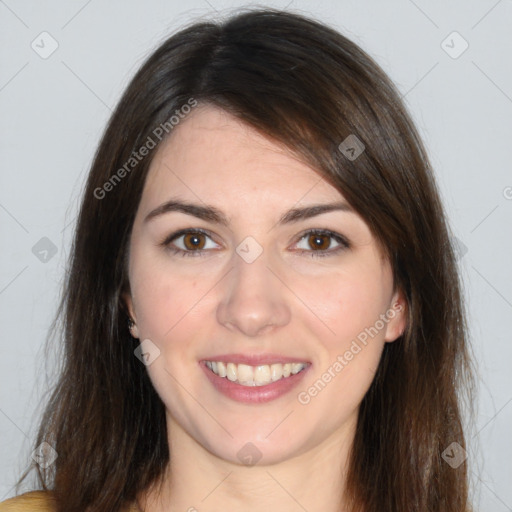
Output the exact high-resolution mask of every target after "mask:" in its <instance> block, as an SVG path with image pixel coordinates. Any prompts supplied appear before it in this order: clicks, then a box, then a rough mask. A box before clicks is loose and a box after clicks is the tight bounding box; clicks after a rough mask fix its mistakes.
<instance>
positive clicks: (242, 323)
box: [217, 237, 290, 337]
mask: <svg viewBox="0 0 512 512" xmlns="http://www.w3.org/2000/svg"><path fill="white" fill-rule="evenodd" d="M270 260H271V254H270V252H269V251H266V250H263V247H262V246H261V245H260V244H259V243H258V242H256V240H255V239H254V238H252V237H247V238H246V239H245V240H244V241H242V242H241V243H240V244H239V245H238V247H237V248H236V252H235V253H233V266H234V268H233V270H232V271H231V272H229V273H228V275H227V276H226V283H225V287H224V291H223V294H222V297H221V299H220V301H219V305H218V309H217V319H218V321H219V322H220V323H221V324H223V325H224V326H225V327H227V328H229V329H231V330H239V331H240V332H242V333H243V334H244V335H246V336H251V337H253V336H257V335H258V334H261V333H262V332H263V331H264V332H266V331H268V330H269V329H270V328H271V327H272V326H273V327H274V328H276V327H279V326H282V325H285V324H286V323H287V322H288V321H289V318H290V312H289V308H288V304H286V297H285V294H284V291H283V285H282V283H281V282H280V280H279V279H278V278H277V277H276V276H275V275H274V273H273V272H272V271H270V269H269V268H268V267H269V266H270V265H271V261H270Z"/></svg>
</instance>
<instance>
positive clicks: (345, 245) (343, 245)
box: [159, 228, 351, 257]
mask: <svg viewBox="0 0 512 512" xmlns="http://www.w3.org/2000/svg"><path fill="white" fill-rule="evenodd" d="M191 233H201V234H203V235H205V236H207V237H208V238H210V239H212V241H213V242H215V240H214V239H213V234H212V233H211V232H210V231H209V230H207V229H202V228H185V229H180V230H178V231H175V232H173V233H171V234H170V235H168V236H166V237H165V238H164V240H163V241H161V242H160V243H159V245H162V246H164V247H166V248H167V249H169V250H170V251H172V252H174V253H176V254H181V255H182V256H202V255H204V254H205V253H207V252H208V251H211V250H212V249H198V250H195V251H185V250H183V249H180V248H179V247H172V246H171V245H170V244H171V242H172V241H173V240H175V239H177V238H180V237H181V236H184V235H187V234H191ZM308 235H321V236H329V237H331V238H332V239H333V240H336V241H337V242H338V243H339V244H340V245H339V246H338V247H336V248H334V249H326V250H318V251H314V250H306V249H298V250H297V252H299V253H301V254H303V253H309V254H311V256H317V257H322V256H330V255H333V254H337V253H338V252H339V251H341V250H346V249H349V248H351V244H350V242H349V241H348V239H347V238H346V237H345V236H343V235H342V234H340V233H337V232H335V231H332V230H330V229H325V228H309V229H306V230H305V231H303V232H302V233H301V234H300V235H298V236H297V238H296V240H295V242H294V243H293V244H292V245H296V244H297V243H299V242H300V241H301V240H302V239H303V238H305V237H306V236H308ZM215 243H217V242H215Z"/></svg>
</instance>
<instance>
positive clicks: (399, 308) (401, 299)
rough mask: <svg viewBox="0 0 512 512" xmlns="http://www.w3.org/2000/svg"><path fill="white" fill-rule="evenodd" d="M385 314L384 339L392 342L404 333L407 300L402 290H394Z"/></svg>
mask: <svg viewBox="0 0 512 512" xmlns="http://www.w3.org/2000/svg"><path fill="white" fill-rule="evenodd" d="M385 315H386V318H387V319H388V322H387V324H386V335H385V337H384V340H385V341H386V342H392V341H395V340H396V339H397V338H399V337H400V336H401V335H402V334H403V333H404V331H405V328H406V326H407V320H406V318H407V302H406V300H405V296H404V294H403V292H402V290H397V291H396V292H395V294H394V295H393V298H392V299H391V302H390V304H389V308H388V310H387V311H386V313H385Z"/></svg>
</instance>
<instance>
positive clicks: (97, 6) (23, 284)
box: [0, 0, 512, 512]
mask: <svg viewBox="0 0 512 512" xmlns="http://www.w3.org/2000/svg"><path fill="white" fill-rule="evenodd" d="M243 5H247V4H246V3H244V2H242V1H236V0H233V1H224V0H189V1H187V2H182V1H177V0H167V1H165V0H151V1H145V2H142V1H140V2H137V1H134V0H132V1H121V0H116V1H108V2H106V1H102V0H89V1H87V0H73V1H67V2H64V1H61V2H57V1H46V2H36V1H23V0H18V1H16V0H0V66H1V67H0V108H1V112H2V114H1V117H0V148H1V169H2V172H1V187H0V226H1V240H2V246H1V247H2V250H1V252H0V308H1V309H0V312H1V318H0V326H1V332H2V337H1V350H2V357H1V358H0V376H1V377H0V379H1V380H0V382H1V388H0V433H1V437H0V500H2V499H6V498H7V497H10V496H13V495H14V491H13V484H14V482H15V479H16V477H17V476H18V475H19V474H20V473H21V471H22V470H23V469H24V468H25V467H26V466H27V464H28V462H29V460H30V454H31V449H30V448H31V445H30V441H31V439H32V438H33V436H34V433H35V428H36V424H37V420H38V419H39V415H40V413H41V411H42V405H43V404H44V400H45V398H46V396H47V395H46V378H47V376H50V377H51V376H52V368H53V364H54V363H53V359H54V358H55V355H53V356H52V354H50V359H49V362H48V364H46V365H45V362H44V361H45V359H44V357H45V355H44V352H43V350H42V349H43V344H44V340H45V336H46V331H47V329H48V327H49V325H50V321H51V319H52V318H53V315H54V312H55V308H56V304H57V298H58V295H59V290H60V285H61V283H62V279H63V275H64V265H65V261H66V257H67V256H68V254H69V248H70V240H71V235H72V231H73V227H74V221H75V217H76V212H77V206H78V201H79V197H80V192H81V189H82V186H83V183H84V178H85V176H86V173H87V171H88V168H89V165H90V163H91V160H92V157H93V153H94V151H95V148H96V145H97V143H98V141H99V138H100V136H101V133H102V131H103V129H104V126H105V124H106V121H107V119H108V117H109V114H110V111H111V109H112V108H113V106H114V105H115V103H116V102H117V100H118V98H119V96H120V94H121V91H122V90H123V89H124V87H125V86H126V85H127V83H128V80H129V78H130V77H131V76H132V75H133V73H134V72H135V70H136V69H137V67H138V66H139V65H140V63H141V62H142V60H143V59H144V58H145V56H146V55H147V54H148V52H149V51H150V50H152V49H153V48H155V46H156V45H158V43H159V42H161V41H162V40H163V39H164V38H166V37H167V36H168V35H169V34H170V33H171V32H173V31H174V30H176V29H177V28H179V27H181V26H182V25H183V24H184V23H186V22H188V21H189V20H190V19H192V18H194V17H197V16H204V17H207V18H208V17H211V16H219V13H220V14H226V13H227V12H228V11H229V9H230V8H232V7H239V6H243ZM266 5H268V6H273V7H279V8H285V7H287V8H289V9H298V10H302V11H303V12H304V13H306V14H312V15H313V16H315V17H316V18H317V19H319V20H322V21H325V22H328V23H330V24H331V25H333V26H334V27H336V28H338V29H339V30H341V31H342V32H343V33H344V34H346V35H347V36H348V37H350V38H352V39H353V40H354V41H355V42H356V43H358V44H359V45H361V46H362V47H363V49H365V50H366V51H368V52H369V53H370V54H371V55H372V56H373V57H374V58H375V59H376V60H377V61H378V62H379V63H380V64H381V66H382V67H383V68H384V70H385V71H386V72H387V73H388V74H389V75H390V77H391V78H392V79H393V80H394V81H395V83H396V84H397V85H398V87H399V89H400V91H401V92H402V94H403V95H405V100H406V103H407V105H408V107H409V109H410V111H411V113H412V115H413V117H414V119H415V121H416V123H417V125H418V128H419V130H420V133H421V135H422V136H423V138H424V140H425V143H426V145H427V148H428V150H429V153H430V157H431V160H432V163H433V165H434V167H435V170H436V173H437V175H438V179H439V185H440V188H441V192H442V196H443V199H444V201H445V205H446V208H447V211H448V214H449V219H450V223H451V226H452V228H453V230H454V233H455V235H456V237H457V238H458V239H459V240H460V242H461V245H460V247H461V250H460V259H459V261H460V266H461V271H462V275H463V279H464V282H465V293H466V296H467V299H468V312H469V321H470V327H471V335H472V340H473V345H474V353H475V358H476V361H477V364H478V367H479V371H480V374H481V385H480V392H479V395H480V401H479V402H480V403H479V414H478V417H477V419H476V427H475V429H474V432H471V433H470V434H469V435H468V437H469V438H470V440H469V441H470V444H469V446H468V447H467V449H468V453H469V464H470V468H471V472H472V478H473V480H474V502H475V505H476V509H477V510H482V511H489V510H492V511H494V512H503V511H506V510H509V511H510V510H512V486H511V485H510V483H511V482H512V440H511V437H510V432H511V429H510V427H511V425H512V404H511V403H510V402H511V401H512V385H511V384H512V371H511V370H510V363H511V361H512V344H511V343H510V341H511V339H510V335H509V330H510V326H511V319H512V272H511V266H510V256H511V254H512V236H511V234H512V229H511V214H512V172H511V161H512V150H511V147H512V123H511V119H512V117H511V116H512V64H511V63H512V59H511V58H510V55H512V37H511V32H510V28H511V27H512V2H511V1H510V0H501V1H495V0H489V1H487V0H481V1H478V2H474V1H473V2H468V1H463V0H458V1H452V2H450V3H449V4H448V3H446V2H442V1H435V2H427V1H426V0H415V1H412V0H393V1H386V2H382V1H381V2H379V1H376V0H375V1H360V2H357V1H348V0H343V1H338V2H336V1H334V0H332V1H329V0H320V1H315V2H307V1H302V0H295V1H292V2H290V1H289V0H279V1H277V0H276V1H271V2H268V3H267V4H266ZM44 31H46V32H48V33H49V34H51V37H52V38H54V39H55V40H56V41H57V43H58V48H57V50H56V51H55V52H54V53H53V54H52V55H50V56H49V57H48V58H46V59H43V58H42V57H41V56H40V55H39V54H38V53H36V51H34V50H33V49H32V47H31V44H32V42H33V41H34V46H35V45H39V47H38V51H39V52H43V51H48V50H49V49H50V48H51V46H50V43H51V41H50V39H48V36H39V35H40V34H41V32H44ZM453 31H457V32H458V33H459V34H460V35H461V36H462V37H463V38H464V40H466V41H467V43H468V44H469V47H468V49H467V50H466V51H465V52H464V53H462V55H460V56H459V57H458V58H452V56H450V55H449V54H448V53H447V52H446V51H445V49H444V48H443V46H442V42H443V41H444V40H445V39H446V38H447V36H449V35H450V34H451V33H452V32H453ZM454 37H455V38H454ZM42 38H46V39H43V41H41V39H42ZM461 44H462V41H460V40H457V38H456V36H451V37H450V38H449V39H448V40H447V42H446V43H445V46H446V45H448V46H452V47H453V48H451V49H449V48H447V49H448V50H449V51H450V52H452V55H453V54H454V52H457V51H458V50H460V49H461V48H462V46H461ZM43 45H44V48H43ZM43 237H47V238H48V239H50V240H51V241H52V243H53V244H55V246H56V249H57V253H56V254H55V255H54V256H52V257H50V256H51V253H48V255H47V256H46V257H47V258H48V261H46V262H44V261H41V258H43V260H44V257H45V255H44V253H41V252H39V253H38V254H34V253H33V251H32V248H33V247H34V246H35V245H36V243H38V241H39V240H40V239H41V238H43ZM36 247H37V246H36ZM36 253H37V251H36ZM29 482H30V480H29Z"/></svg>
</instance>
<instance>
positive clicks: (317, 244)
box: [308, 234, 332, 251]
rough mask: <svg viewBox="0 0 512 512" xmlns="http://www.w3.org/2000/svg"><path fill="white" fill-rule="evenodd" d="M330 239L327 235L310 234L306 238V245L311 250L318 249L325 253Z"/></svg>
mask: <svg viewBox="0 0 512 512" xmlns="http://www.w3.org/2000/svg"><path fill="white" fill-rule="evenodd" d="M331 238H332V237H330V236H329V235H317V234H311V235H309V237H308V243H309V244H310V247H311V248H313V249H319V250H320V251H326V250H327V249H329V246H330V245H331Z"/></svg>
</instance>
